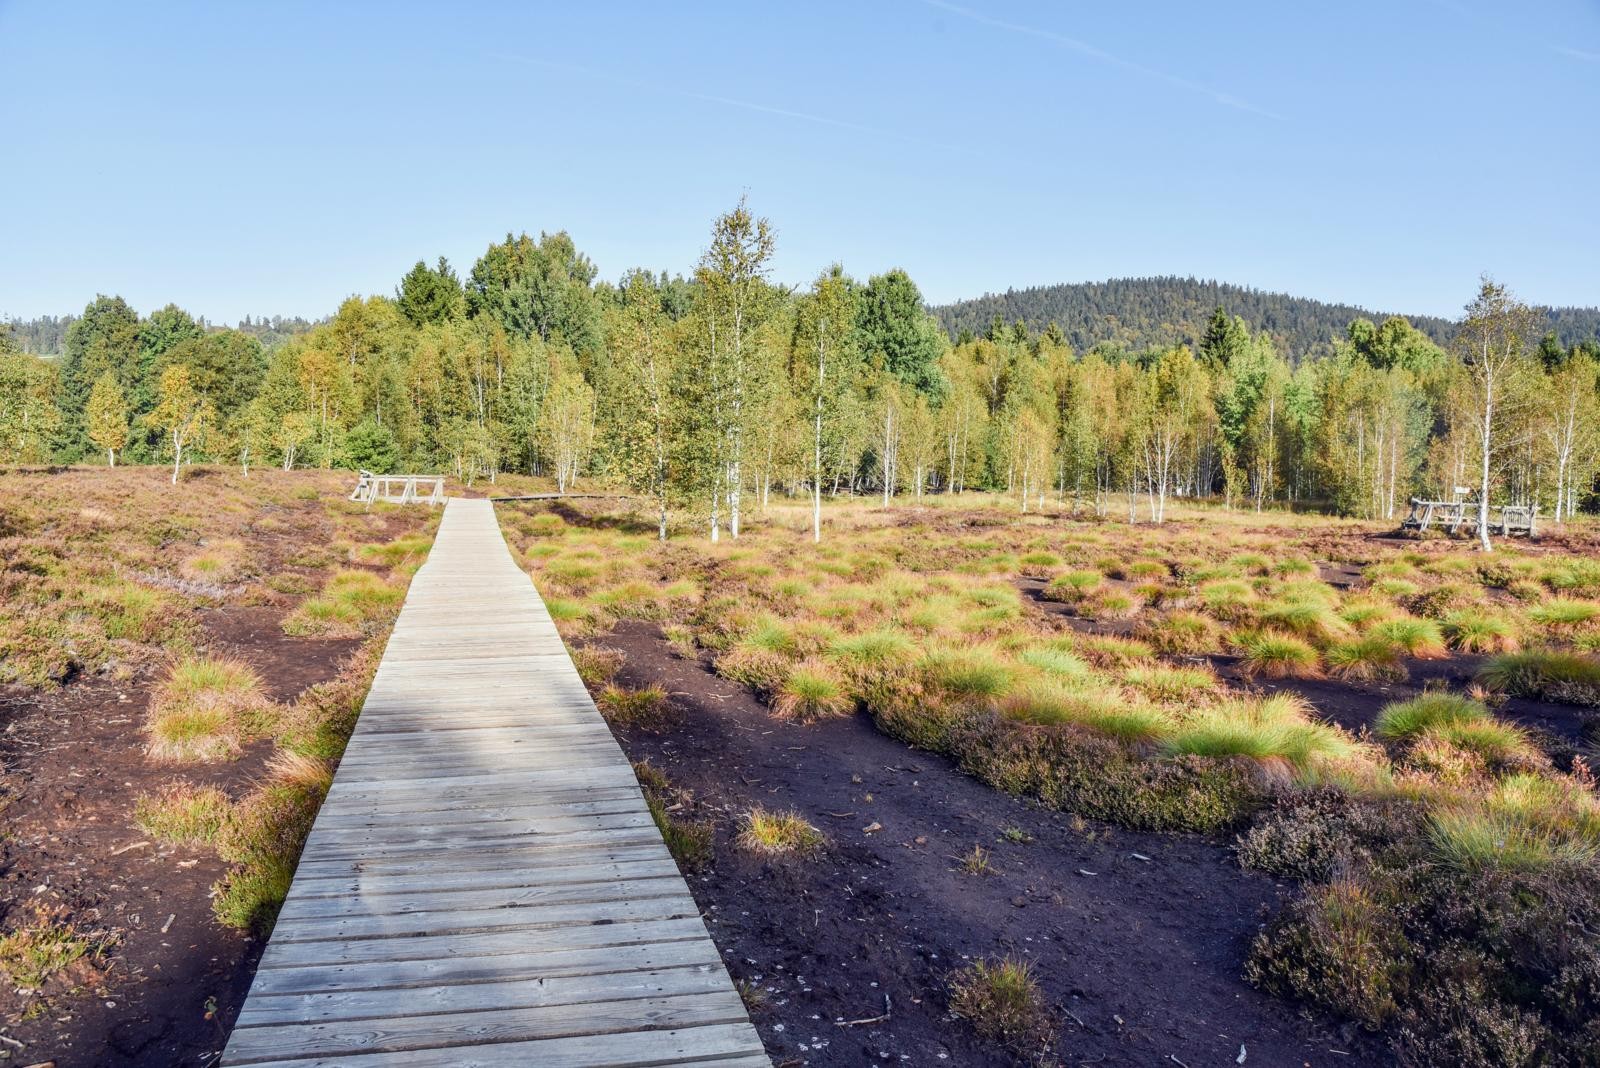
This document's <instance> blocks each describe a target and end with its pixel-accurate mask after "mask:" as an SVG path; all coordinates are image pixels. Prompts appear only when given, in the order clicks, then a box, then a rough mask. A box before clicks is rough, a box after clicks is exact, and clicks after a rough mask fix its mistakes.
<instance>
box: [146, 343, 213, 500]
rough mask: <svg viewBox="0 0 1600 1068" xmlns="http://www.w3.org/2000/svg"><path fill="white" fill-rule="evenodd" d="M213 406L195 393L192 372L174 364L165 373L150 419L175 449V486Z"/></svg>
mask: <svg viewBox="0 0 1600 1068" xmlns="http://www.w3.org/2000/svg"><path fill="white" fill-rule="evenodd" d="M208 409H209V405H207V403H206V400H205V398H204V397H202V396H200V394H199V393H198V392H196V391H195V388H194V382H193V381H192V379H191V376H190V374H189V368H188V367H187V366H186V365H184V364H181V363H177V364H172V365H171V366H169V367H168V368H167V369H166V370H165V371H162V372H161V385H160V387H159V389H158V392H157V401H156V406H155V410H154V411H152V412H151V413H150V414H149V416H148V417H147V418H148V419H149V421H150V425H151V426H154V427H156V428H157V429H159V430H162V431H164V432H165V433H166V435H167V440H168V442H169V443H170V444H171V446H172V484H173V485H174V486H176V485H177V484H178V476H179V474H180V473H181V472H182V471H183V453H184V450H185V449H187V448H189V447H190V446H191V445H192V444H193V442H194V441H195V439H196V438H198V437H199V436H200V434H201V432H202V430H203V429H204V427H205V422H206V418H207V415H208Z"/></svg>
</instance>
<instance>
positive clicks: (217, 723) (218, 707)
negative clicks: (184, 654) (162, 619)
mask: <svg viewBox="0 0 1600 1068" xmlns="http://www.w3.org/2000/svg"><path fill="white" fill-rule="evenodd" d="M265 704H266V698H265V697H264V696H263V695H262V689H261V680H260V679H259V678H258V677H257V676H256V673H255V672H254V671H252V670H251V669H250V667H249V666H248V665H246V664H243V663H241V662H239V661H237V660H223V659H208V658H203V657H191V658H189V659H186V660H181V661H179V662H178V663H177V664H175V665H174V666H173V667H172V670H171V671H170V672H169V673H168V675H167V678H166V681H164V682H163V683H162V684H161V687H160V689H159V690H157V692H156V695H155V697H154V699H153V700H152V701H151V703H150V710H149V713H148V714H147V717H146V720H145V733H146V734H147V735H148V736H149V741H148V742H147V743H146V747H145V749H146V752H147V753H148V754H149V755H150V757H151V759H153V760H159V761H168V762H173V763H187V762H193V761H201V762H206V761H216V760H223V759H228V758H231V757H233V756H235V755H237V754H238V752H239V747H240V741H241V738H242V736H243V733H244V726H245V720H246V718H247V717H248V716H250V715H251V714H253V713H258V712H259V711H260V710H261V709H262V707H263V706H264V705H265Z"/></svg>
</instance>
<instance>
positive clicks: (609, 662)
mask: <svg viewBox="0 0 1600 1068" xmlns="http://www.w3.org/2000/svg"><path fill="white" fill-rule="evenodd" d="M569 651H570V652H571V653H572V663H573V666H574V667H576V668H577V669H578V677H579V678H581V679H583V681H584V683H585V684H587V685H589V686H605V685H607V684H608V683H610V682H611V680H612V679H614V678H616V677H617V672H619V671H621V670H622V668H623V665H624V664H626V663H627V662H628V656H627V654H626V653H624V652H623V651H622V650H621V649H616V648H613V647H611V646H609V645H580V646H578V647H577V648H575V649H570V650H569Z"/></svg>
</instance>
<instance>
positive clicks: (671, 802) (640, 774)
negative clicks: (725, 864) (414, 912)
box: [633, 760, 715, 872]
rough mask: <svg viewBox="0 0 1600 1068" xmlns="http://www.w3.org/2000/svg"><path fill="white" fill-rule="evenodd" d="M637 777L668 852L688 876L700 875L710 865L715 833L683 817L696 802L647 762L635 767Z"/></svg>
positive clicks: (702, 823) (638, 763) (644, 761)
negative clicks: (697, 873)
mask: <svg viewBox="0 0 1600 1068" xmlns="http://www.w3.org/2000/svg"><path fill="white" fill-rule="evenodd" d="M633 774H634V777H635V778H637V779H638V780H639V786H640V788H641V789H642V790H643V791H644V800H645V805H646V807H648V808H649V809H650V818H651V819H652V820H654V821H655V825H656V829H657V830H658V831H660V832H661V838H662V840H663V841H665V842H666V844H667V851H668V852H670V853H671V854H672V858H673V859H674V860H676V861H677V862H678V867H680V868H682V869H683V870H684V871H686V872H693V871H699V870H700V869H701V868H704V867H705V866H706V865H707V864H709V863H710V862H711V857H712V853H713V843H714V841H715V833H714V829H713V827H712V825H711V824H710V823H709V822H708V821H703V820H694V819H690V818H688V817H686V816H683V815H681V813H683V812H684V811H686V810H688V809H689V808H691V806H692V805H693V803H694V799H693V798H692V797H691V796H690V795H689V794H688V792H687V791H684V790H680V789H678V788H677V787H675V786H673V785H672V782H671V781H670V780H669V779H668V778H667V776H666V774H665V773H664V772H663V771H662V770H661V769H660V768H657V767H656V766H655V765H653V764H651V763H650V762H649V761H648V760H641V761H638V762H637V763H635V764H634V765H633Z"/></svg>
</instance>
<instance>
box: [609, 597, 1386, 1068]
mask: <svg viewBox="0 0 1600 1068" xmlns="http://www.w3.org/2000/svg"><path fill="white" fill-rule="evenodd" d="M595 644H598V645H606V646H613V647H616V648H619V649H622V650H623V651H624V652H625V653H626V654H627V658H628V660H627V665H626V667H625V668H623V671H622V673H621V675H620V676H619V678H618V682H619V683H620V684H622V685H625V686H631V687H640V686H644V685H648V684H649V683H652V682H659V683H661V684H662V685H664V686H665V687H666V688H667V689H668V690H669V692H670V694H671V705H672V709H673V712H674V715H673V718H672V721H671V724H670V726H669V727H668V728H667V729H665V730H663V731H661V732H660V733H650V732H647V731H640V730H634V731H628V732H619V736H620V737H621V739H622V741H623V744H624V747H625V748H626V749H627V751H628V753H629V755H630V756H631V757H632V758H633V759H634V760H645V759H648V760H649V761H650V762H651V763H652V764H654V765H656V766H657V767H659V768H661V769H662V770H663V771H664V772H665V773H666V774H667V776H668V777H669V778H670V779H671V780H673V782H674V783H675V784H676V785H678V786H680V787H685V788H688V789H691V790H692V791H693V793H694V795H695V798H696V809H697V815H699V816H702V817H705V818H713V819H715V822H716V828H717V850H716V860H715V862H714V864H713V866H712V867H711V869H710V870H709V871H707V872H705V873H703V874H701V875H699V876H691V878H690V885H691V888H692V889H693V890H694V893H695V896H696V899H697V900H698V901H699V903H700V904H701V906H702V907H703V908H704V909H705V915H706V918H707V921H708V923H709V924H710V925H711V930H712V934H713V936H714V938H715V939H716V941H717V944H718V946H719V947H720V948H721V949H722V950H723V953H724V956H725V957H726V959H727V960H728V963H729V967H730V969H731V970H732V972H733V974H734V976H735V978H736V979H742V980H746V981H749V982H751V983H753V984H756V985H758V986H759V987H761V988H762V989H763V990H764V991H766V997H765V999H764V1001H765V1004H764V1005H763V1006H762V1007H760V1008H758V1009H757V1011H756V1012H755V1013H754V1018H755V1021H756V1023H757V1026H758V1027H759V1028H760V1030H761V1034H762V1037H763V1038H764V1039H765V1041H766V1043H767V1048H768V1051H769V1053H771V1054H772V1056H773V1060H774V1063H775V1064H779V1065H801V1064H816V1065H824V1064H826V1065H833V1064H838V1065H861V1064H869V1063H871V1064H897V1063H907V1064H941V1063H943V1064H955V1065H986V1064H1011V1063H1016V1062H1015V1061H1014V1060H1013V1058H1012V1057H1010V1056H1009V1055H1007V1054H1006V1053H1004V1052H1002V1051H1000V1050H997V1049H996V1048H995V1047H994V1046H992V1045H990V1044H987V1043H982V1042H980V1041H979V1040H977V1039H976V1038H975V1037H974V1036H973V1035H972V1033H971V1032H970V1031H969V1030H968V1029H967V1027H966V1026H965V1024H963V1023H962V1022H960V1021H956V1020H953V1019H951V1018H950V1016H949V1014H948V1012H947V1009H946V999H945V994H944V991H945V988H946V984H947V981H948V977H949V975H950V973H951V972H952V971H954V970H956V969H957V968H959V967H961V966H962V965H963V964H964V963H965V962H966V958H978V957H987V956H995V955H1000V954H1005V953H1012V954H1015V955H1018V956H1022V957H1027V958H1031V959H1032V960H1033V961H1034V962H1035V964H1036V969H1037V974H1038V977H1039V979H1040V980H1041V982H1042V985H1043V988H1044V991H1045V993H1046V995H1047V996H1048V998H1049V1000H1050V1001H1051V1002H1052V1003H1053V1004H1054V1005H1055V1006H1057V1007H1058V1008H1059V1009H1060V1010H1061V1013H1062V1015H1061V1020H1062V1022H1063V1029H1062V1031H1061V1033H1060V1036H1059V1041H1058V1044H1057V1048H1056V1056H1057V1057H1058V1058H1059V1060H1060V1062H1061V1063H1064V1064H1069V1065H1079V1064H1083V1065H1157V1064H1165V1065H1171V1064H1174V1063H1177V1064H1186V1065H1189V1066H1191V1068H1199V1066H1200V1065H1224V1064H1234V1063H1237V1061H1238V1057H1239V1056H1240V1054H1241V1052H1244V1053H1245V1054H1246V1063H1250V1064H1261V1065H1273V1066H1277V1065H1290V1066H1294V1065H1315V1066H1322V1065H1344V1066H1350V1065H1363V1064H1371V1065H1378V1064H1387V1063H1389V1058H1388V1057H1387V1055H1386V1054H1385V1053H1383V1052H1382V1047H1381V1045H1380V1044H1378V1043H1376V1042H1374V1041H1373V1040H1372V1039H1371V1038H1370V1037H1368V1036H1367V1035H1365V1034H1363V1033H1361V1032H1359V1031H1357V1030H1355V1029H1354V1028H1351V1027H1342V1028H1334V1027H1329V1026H1328V1025H1326V1024H1325V1023H1323V1022H1320V1021H1317V1020H1313V1019H1308V1018H1303V1017H1302V1016H1300V1015H1298V1014H1297V1013H1296V1010H1295V1009H1294V1007H1293V1006H1291V1005H1289V1004H1287V1003H1285V1002H1283V1001H1279V1000H1276V999H1274V998H1271V997H1268V996H1266V995H1264V994H1262V993H1260V992H1258V991H1256V990H1254V989H1253V988H1251V987H1250V986H1249V985H1247V984H1246V983H1245V982H1244V981H1243V979H1242V978H1240V976H1241V975H1242V972H1243V965H1244V959H1245V952H1246V949H1247V947H1248V944H1249V942H1250V939H1251V938H1252V937H1253V936H1254V935H1255V933H1256V931H1257V930H1258V929H1259V925H1260V924H1261V923H1262V922H1263V921H1264V920H1265V918H1266V917H1267V916H1269V915H1270V914H1272V913H1273V912H1275V911H1276V910H1277V909H1278V908H1279V906H1280V905H1281V904H1282V903H1283V902H1284V901H1285V900H1286V899H1287V897H1288V895H1289V894H1291V892H1292V887H1291V886H1289V885H1287V884H1279V883H1275V882H1274V881H1273V880H1271V879H1269V878H1266V877H1264V876H1261V875H1257V874H1253V873H1250V872H1246V871H1243V870H1242V869H1240V867H1239V866H1238V865H1237V864H1236V863H1235V862H1234V861H1233V860H1232V858H1231V856H1230V854H1229V851H1228V849H1227V846H1226V844H1225V843H1220V842H1213V841H1208V840H1206V839H1203V838H1199V837H1196V836H1193V835H1157V834H1140V833H1135V832H1129V831H1124V830H1120V829H1117V828H1113V827H1108V826H1106V825H1103V824H1097V823H1087V822H1085V821H1082V820H1077V819H1075V818H1074V817H1072V816H1071V815H1068V814H1065V813H1060V812H1054V811H1051V810H1048V809H1044V808H1041V807H1039V806H1037V805H1034V804H1031V803H1028V802H1025V801H1020V800H1017V799H1015V798H1011V797H1009V796H1007V795H1005V794H1003V793H1000V792H998V791H995V790H993V789H991V788H989V787H987V786H984V785H982V784H980V783H978V782H976V781H974V780H972V779H970V778H968V777H967V776H965V775H963V774H962V773H960V772H959V771H957V770H956V769H955V768H954V767H953V766H952V765H951V764H950V763H949V762H948V761H947V760H945V759H944V758H942V757H938V756H934V755H931V754H928V753H921V752H916V751H914V750H911V749H909V748H907V747H906V746H905V745H903V744H901V743H900V742H898V741H896V740H894V739H892V738H889V737H887V736H885V735H883V734H880V733H879V732H878V731H877V730H876V729H874V727H873V726H872V724H871V723H870V722H868V721H867V720H866V718H865V717H864V716H855V717H850V718H847V719H843V720H832V721H825V722H821V723H816V724H812V725H810V726H804V727H801V726H795V725H791V724H786V723H784V722H782V721H779V720H777V719H775V718H773V717H772V716H771V715H770V714H769V713H768V712H767V710H766V708H765V707H764V706H763V705H762V704H761V703H760V702H759V701H758V700H757V699H756V698H755V697H753V696H752V695H751V694H750V693H748V692H747V691H746V690H744V689H743V688H741V687H738V686H735V685H734V684H732V683H729V682H727V681H726V680H723V679H719V678H717V677H716V676H715V675H714V674H712V672H711V671H710V670H709V667H708V665H706V664H705V663H703V662H701V661H693V660H684V659H681V658H679V657H677V656H676V655H675V654H674V653H673V652H672V651H671V648H670V646H668V645H667V643H666V642H664V641H663V640H661V639H660V636H659V632H658V630H657V629H656V627H655V626H654V625H652V624H644V623H623V624H621V625H619V626H618V627H617V629H616V630H615V631H614V632H613V633H611V634H610V635H607V636H605V637H603V638H599V639H596V640H595ZM752 805H763V806H767V807H769V808H772V807H776V808H789V807H792V808H794V809H797V810H798V811H799V812H800V813H801V814H802V815H804V816H806V817H807V818H808V819H811V820H812V821H813V822H815V823H816V824H817V825H818V826H820V827H822V828H823V830H825V831H826V832H827V833H828V835H829V837H830V839H831V840H832V843H833V844H832V846H831V848H829V849H828V850H827V851H826V852H825V853H824V854H823V855H822V856H821V857H820V858H819V859H817V860H814V861H810V862H807V861H788V862H781V863H765V862H762V861H760V860H757V859H754V858H751V857H749V856H748V855H745V854H742V853H741V852H740V851H739V850H737V849H736V848H735V847H734V846H733V844H732V843H731V838H732V836H733V834H734V833H736V831H737V829H738V824H737V817H738V815H739V814H740V813H742V812H744V811H746V810H747V809H748V808H750V807H751V806H752ZM1008 827H1009V828H1017V829H1020V830H1021V831H1022V832H1024V833H1025V834H1026V835H1027V836H1028V837H1029V838H1031V841H1029V842H1027V843H1026V844H1022V843H1015V842H1011V841H1008V840H1006V839H1005V838H1003V837H1002V835H1001V832H1002V831H1003V830H1004V829H1005V828H1008ZM869 828H871V829H869ZM974 845H982V846H983V847H984V848H985V849H988V850H990V851H991V862H992V865H993V871H992V873H991V874H989V875H969V874H966V873H965V872H964V871H962V870H961V867H960V864H959V860H958V858H959V857H960V856H961V855H963V854H965V853H967V852H968V851H969V850H971V849H972V847H973V846H974ZM886 1010H887V1014H888V1019H887V1020H884V1021H882V1022H879V1023H871V1024H858V1025H855V1026H841V1024H840V1021H846V1022H848V1021H854V1020H863V1019H869V1018H872V1017H878V1016H882V1015H884V1014H885V1012H886Z"/></svg>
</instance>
